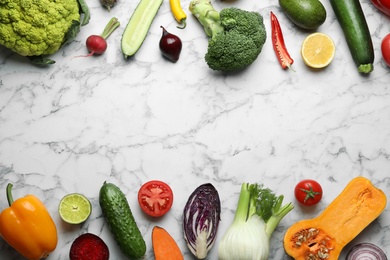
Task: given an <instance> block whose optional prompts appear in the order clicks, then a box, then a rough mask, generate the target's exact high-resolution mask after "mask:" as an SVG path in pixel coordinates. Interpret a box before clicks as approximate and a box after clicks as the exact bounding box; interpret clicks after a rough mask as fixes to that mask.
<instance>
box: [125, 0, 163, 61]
mask: <svg viewBox="0 0 390 260" xmlns="http://www.w3.org/2000/svg"><path fill="white" fill-rule="evenodd" d="M162 2H163V0H140V2H139V3H138V5H137V7H136V9H135V10H134V12H133V15H132V16H131V17H130V20H129V22H128V23H127V25H126V28H125V30H124V32H123V35H122V53H123V54H124V56H125V59H127V58H128V57H130V56H133V55H134V54H135V53H136V52H137V51H138V49H139V48H140V47H141V45H142V43H143V42H144V40H145V38H146V35H147V34H148V31H149V29H150V26H151V24H152V22H153V20H154V17H156V14H157V11H158V10H159V9H160V6H161V4H162Z"/></svg>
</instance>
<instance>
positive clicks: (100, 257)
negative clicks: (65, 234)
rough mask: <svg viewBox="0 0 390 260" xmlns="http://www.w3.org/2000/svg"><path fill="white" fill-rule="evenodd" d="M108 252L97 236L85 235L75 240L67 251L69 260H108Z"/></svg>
mask: <svg viewBox="0 0 390 260" xmlns="http://www.w3.org/2000/svg"><path fill="white" fill-rule="evenodd" d="M109 258H110V251H109V250H108V247H107V245H106V243H105V242H104V241H103V239H101V238H100V237H99V236H97V235H95V234H92V233H85V234H82V235H80V236H79V237H78V238H76V239H75V240H74V241H73V243H72V246H71V247H70V251H69V259H70V260H86V259H88V260H108V259H109Z"/></svg>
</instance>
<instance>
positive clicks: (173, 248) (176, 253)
mask: <svg viewBox="0 0 390 260" xmlns="http://www.w3.org/2000/svg"><path fill="white" fill-rule="evenodd" d="M152 243H153V251H154V257H155V259H156V260H184V257H183V254H182V253H181V251H180V248H179V246H178V245H177V243H176V241H175V240H174V239H173V237H172V236H171V235H170V234H169V233H168V232H167V231H166V230H165V229H164V228H162V227H158V226H155V227H154V228H153V231H152Z"/></svg>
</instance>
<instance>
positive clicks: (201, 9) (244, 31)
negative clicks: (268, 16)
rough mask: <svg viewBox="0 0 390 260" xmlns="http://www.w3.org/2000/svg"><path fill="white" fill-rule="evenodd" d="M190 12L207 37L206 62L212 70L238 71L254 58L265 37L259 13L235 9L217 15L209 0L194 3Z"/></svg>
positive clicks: (199, 0)
mask: <svg viewBox="0 0 390 260" xmlns="http://www.w3.org/2000/svg"><path fill="white" fill-rule="evenodd" d="M190 11H191V12H192V13H193V14H194V15H195V17H196V18H197V19H198V20H199V22H200V23H201V24H202V25H203V27H204V29H205V32H206V34H207V36H209V37H210V39H209V44H208V48H207V53H206V55H205V60H206V63H207V65H208V66H209V67H210V68H211V69H213V70H218V71H224V72H229V71H236V70H241V69H243V68H245V67H247V66H249V65H250V64H252V63H253V62H254V61H255V60H256V59H257V57H258V56H259V54H260V52H261V50H262V48H263V45H264V43H265V41H266V38H267V34H266V30H265V26H264V23H263V17H262V16H261V15H260V14H259V13H258V12H252V11H246V10H242V9H239V8H235V7H230V8H224V9H222V10H221V11H220V12H217V11H216V10H215V9H214V8H213V6H212V5H211V3H210V1H209V0H193V1H192V2H191V4H190Z"/></svg>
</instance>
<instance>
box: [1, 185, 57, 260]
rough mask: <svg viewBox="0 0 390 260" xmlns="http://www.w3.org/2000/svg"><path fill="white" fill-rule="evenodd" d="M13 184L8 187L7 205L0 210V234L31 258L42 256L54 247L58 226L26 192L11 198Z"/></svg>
mask: <svg viewBox="0 0 390 260" xmlns="http://www.w3.org/2000/svg"><path fill="white" fill-rule="evenodd" d="M11 190H12V184H8V186H7V199H8V204H9V206H10V207H9V208H6V209H4V210H3V211H2V212H1V213H0V235H1V236H2V237H3V238H4V240H5V241H7V243H8V244H9V245H10V246H12V247H13V248H15V249H16V251H18V252H19V253H20V254H21V255H23V256H24V257H26V258H27V259H30V260H39V259H42V258H45V257H47V256H48V255H49V253H51V252H53V251H54V249H55V248H56V247H57V242H58V238H57V228H56V226H55V224H54V221H53V219H52V218H51V216H50V214H49V212H48V211H47V209H46V207H45V205H44V204H43V203H42V202H41V201H40V200H39V199H38V198H37V197H35V196H33V195H27V196H25V197H23V198H20V199H17V200H16V201H13V198H12V193H11Z"/></svg>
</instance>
